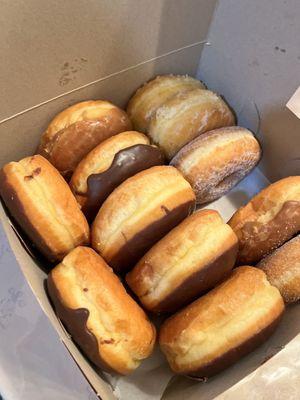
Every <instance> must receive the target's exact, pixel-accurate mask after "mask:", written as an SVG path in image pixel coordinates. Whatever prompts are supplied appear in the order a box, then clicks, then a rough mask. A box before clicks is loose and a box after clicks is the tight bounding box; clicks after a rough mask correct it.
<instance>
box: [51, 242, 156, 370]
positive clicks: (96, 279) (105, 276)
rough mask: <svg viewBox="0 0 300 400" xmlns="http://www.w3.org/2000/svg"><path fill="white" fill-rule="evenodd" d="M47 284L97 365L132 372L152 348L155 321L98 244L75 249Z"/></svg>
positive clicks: (60, 312)
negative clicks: (147, 314)
mask: <svg viewBox="0 0 300 400" xmlns="http://www.w3.org/2000/svg"><path fill="white" fill-rule="evenodd" d="M103 288H104V290H103ZM47 289H48V293H49V296H50V298H51V300H52V302H53V304H54V307H55V310H56V313H57V315H58V316H59V318H61V320H62V322H63V323H64V324H65V326H66V328H67V330H68V331H69V333H70V334H71V336H72V338H73V340H74V341H75V342H77V343H78V345H79V346H80V348H81V349H82V350H83V352H84V353H85V354H86V356H87V357H88V358H89V359H90V360H91V361H92V362H93V363H94V364H95V365H97V367H99V368H101V369H105V370H107V371H110V372H111V371H114V372H117V373H120V374H122V375H126V374H128V373H130V372H132V371H133V370H134V369H136V368H137V367H138V366H139V364H140V363H141V361H142V360H143V359H144V358H146V357H148V356H149V355H150V353H151V352H152V350H153V346H154V343H155V328H154V326H153V325H152V324H151V322H150V321H149V320H148V318H147V316H146V314H145V313H144V311H143V310H142V309H141V308H140V307H139V306H138V304H137V303H136V302H135V301H134V300H133V299H132V298H131V297H130V296H129V294H128V293H126V290H125V288H124V287H123V285H122V283H121V282H120V280H119V278H118V277H117V276H116V275H115V274H114V273H113V272H112V270H111V268H110V267H109V266H108V265H107V264H106V263H105V262H104V260H103V259H102V258H101V257H100V256H99V255H98V254H97V253H95V252H94V251H93V250H92V249H89V248H88V247H77V248H76V249H74V250H72V251H71V252H70V253H69V254H68V255H67V256H66V257H65V258H64V259H63V261H62V263H61V264H59V265H57V266H56V267H55V268H54V269H53V270H52V271H51V273H50V274H49V276H48V279H47Z"/></svg>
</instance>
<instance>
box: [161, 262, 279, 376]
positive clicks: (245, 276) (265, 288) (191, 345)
mask: <svg viewBox="0 0 300 400" xmlns="http://www.w3.org/2000/svg"><path fill="white" fill-rule="evenodd" d="M283 311H284V302H283V300H282V297H281V295H280V293H279V291H278V289H276V288H275V287H273V286H271V284H270V283H269V282H268V280H267V278H266V275H265V274H264V272H263V271H261V270H259V269H258V268H254V267H247V266H245V267H239V268H236V269H234V270H233V272H232V274H231V276H230V277H229V278H228V279H227V280H226V281H224V282H223V283H222V284H221V285H219V286H217V287H216V288H215V289H213V290H212V291H210V292H209V293H208V294H206V295H205V296H203V297H200V298H199V299H198V300H196V301H194V303H192V304H190V305H189V306H187V307H186V308H184V309H183V310H181V311H179V312H178V313H177V314H175V315H174V316H172V317H170V318H169V319H167V320H166V321H165V322H164V323H163V325H162V326H161V329H160V334H159V344H160V347H161V350H162V351H163V353H164V354H165V355H166V357H167V360H168V362H169V364H170V367H171V369H172V370H173V371H174V372H175V373H177V374H183V375H188V376H191V377H198V378H208V377H210V376H212V375H215V374H217V373H218V372H220V371H222V370H224V369H225V368H227V367H229V366H230V365H232V364H234V363H235V362H237V361H238V360H239V359H240V358H241V357H243V356H245V355H246V354H248V353H250V352H251V351H253V350H254V349H255V348H256V347H258V346H259V345H261V344H262V343H263V342H264V341H265V340H266V339H267V338H268V337H269V336H270V335H271V334H272V333H273V331H274V330H275V328H276V326H277V324H278V322H279V320H280V317H281V315H282V314H283Z"/></svg>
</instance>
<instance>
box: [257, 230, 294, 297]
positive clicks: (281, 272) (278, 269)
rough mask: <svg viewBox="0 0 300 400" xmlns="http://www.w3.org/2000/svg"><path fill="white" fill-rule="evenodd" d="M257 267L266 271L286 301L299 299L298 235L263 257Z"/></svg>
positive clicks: (270, 280)
mask: <svg viewBox="0 0 300 400" xmlns="http://www.w3.org/2000/svg"><path fill="white" fill-rule="evenodd" d="M257 267H258V268H261V269H262V270H263V271H264V272H265V273H266V275H267V278H268V279H269V282H270V283H271V285H273V286H275V287H277V289H278V290H279V291H280V293H281V295H282V297H283V298H284V301H285V302H286V303H294V302H296V301H298V300H300V235H298V236H296V237H295V238H293V239H291V240H289V241H288V242H286V243H285V244H284V245H282V246H281V247H279V248H278V249H277V250H275V251H274V252H273V253H272V254H270V255H268V256H267V257H265V258H264V259H263V260H261V261H260V262H259V263H258V264H257Z"/></svg>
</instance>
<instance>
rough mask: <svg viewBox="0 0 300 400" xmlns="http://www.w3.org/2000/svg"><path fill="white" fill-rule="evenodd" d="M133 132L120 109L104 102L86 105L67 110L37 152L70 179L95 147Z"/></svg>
mask: <svg viewBox="0 0 300 400" xmlns="http://www.w3.org/2000/svg"><path fill="white" fill-rule="evenodd" d="M130 129H131V123H130V120H129V118H128V116H127V114H126V113H125V111H123V110H121V109H120V108H118V107H117V106H115V105H113V104H111V103H109V102H108V101H102V100H96V101H93V100H90V101H83V102H81V103H78V104H74V105H73V106H71V107H69V108H67V109H65V110H64V111H62V112H61V113H59V114H58V115H57V116H56V117H55V118H54V119H53V120H52V121H51V123H50V125H49V126H48V128H47V130H46V132H45V133H44V134H43V136H42V138H41V142H40V145H39V148H38V150H37V152H38V153H39V154H41V155H42V156H44V157H45V158H47V159H48V160H49V161H50V162H51V164H53V165H54V166H55V167H56V168H57V169H58V170H59V171H60V173H61V174H62V175H64V176H66V177H67V178H70V176H71V174H72V172H73V171H74V169H75V168H76V166H77V165H78V163H79V162H80V161H81V160H82V158H83V157H84V156H86V155H87V154H88V153H89V152H90V151H91V150H92V149H93V148H94V147H95V146H97V145H98V144H99V143H101V142H102V141H103V140H105V139H107V138H109V137H110V136H113V135H115V134H117V133H119V132H124V131H128V130H130Z"/></svg>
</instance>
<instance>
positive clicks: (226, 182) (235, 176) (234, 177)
mask: <svg viewBox="0 0 300 400" xmlns="http://www.w3.org/2000/svg"><path fill="white" fill-rule="evenodd" d="M239 178H240V174H239V172H233V173H232V174H229V175H227V176H225V178H223V179H222V180H221V181H220V182H219V183H218V184H217V186H216V189H217V190H218V191H219V190H220V191H222V190H224V189H225V190H226V188H227V187H232V186H233V185H235V183H236V182H237V181H239Z"/></svg>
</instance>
